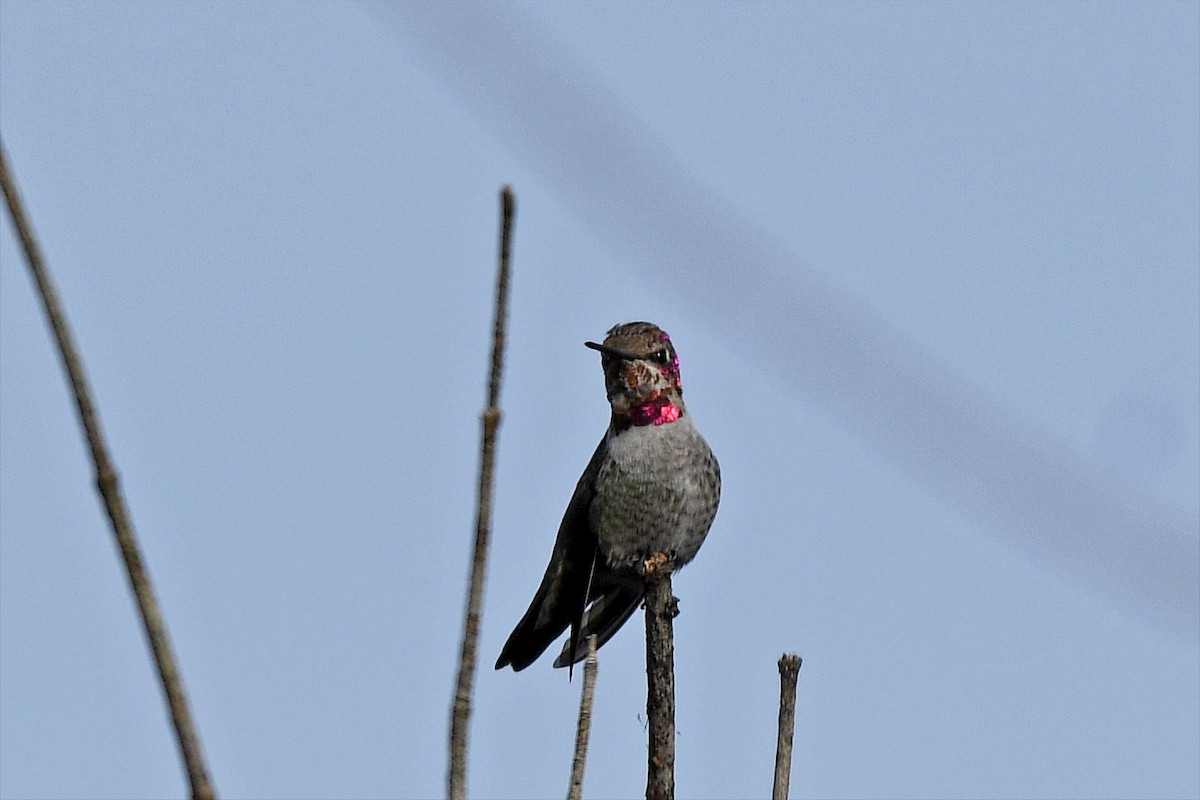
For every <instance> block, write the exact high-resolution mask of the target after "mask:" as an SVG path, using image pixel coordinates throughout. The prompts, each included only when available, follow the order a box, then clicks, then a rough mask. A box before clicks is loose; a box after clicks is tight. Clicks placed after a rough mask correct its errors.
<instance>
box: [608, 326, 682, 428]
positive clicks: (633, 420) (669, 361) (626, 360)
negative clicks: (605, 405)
mask: <svg viewBox="0 0 1200 800" xmlns="http://www.w3.org/2000/svg"><path fill="white" fill-rule="evenodd" d="M586 344H587V346H588V347H590V348H592V349H593V350H599V351H600V363H601V365H602V366H603V368H604V384H605V389H606V390H607V393H608V402H609V404H610V405H611V406H612V412H613V425H614V427H616V428H617V429H618V430H623V429H625V428H628V427H629V426H630V425H650V424H653V425H662V424H664V423H667V422H674V421H675V420H677V419H679V417H680V416H681V415H682V414H683V410H684V409H683V382H682V381H681V379H680V376H679V356H678V355H677V354H676V352H675V346H674V345H672V344H671V337H670V336H668V335H667V332H666V331H664V330H663V329H662V328H660V327H658V326H657V325H655V324H653V323H651V322H626V323H625V324H623V325H616V326H614V327H612V328H611V329H610V330H609V331H608V333H607V334H606V335H605V337H604V343H603V344H596V343H595V342H587V343H586Z"/></svg>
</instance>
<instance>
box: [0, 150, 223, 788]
mask: <svg viewBox="0 0 1200 800" xmlns="http://www.w3.org/2000/svg"><path fill="white" fill-rule="evenodd" d="M0 184H3V189H4V199H5V202H6V203H7V205H8V213H9V214H10V215H11V216H12V221H13V227H14V228H16V230H17V236H18V237H19V238H20V239H21V245H22V247H23V248H24V250H25V260H26V261H27V262H28V264H29V271H30V272H31V273H32V274H33V280H34V282H35V283H36V284H37V289H38V294H39V295H40V296H41V299H42V307H43V308H44V309H45V312H46V318H47V320H48V321H49V322H50V328H51V329H52V330H53V332H54V339H55V342H56V343H57V344H58V353H59V356H60V357H61V358H62V363H63V368H64V369H65V370H66V372H67V378H68V379H69V380H70V383H71V390H72V392H73V393H74V395H75V405H76V407H77V408H78V409H79V420H80V422H81V423H82V424H83V431H84V436H85V438H86V439H87V444H88V447H89V448H90V449H91V451H92V463H93V465H94V466H95V470H96V488H97V489H98V490H99V492H100V497H101V499H102V500H103V501H104V509H105V511H107V512H108V519H109V521H110V523H111V525H112V531H113V536H114V537H115V538H116V541H117V547H118V548H119V549H120V551H121V557H122V558H123V559H124V562H125V571H126V573H127V574H128V575H129V584H130V586H131V587H132V588H133V593H134V596H135V597H136V598H137V603H138V609H139V610H140V611H141V616H142V625H143V627H144V628H145V630H146V638H147V639H149V641H150V651H151V653H152V654H153V655H154V662H155V664H156V665H157V666H158V677H159V680H160V681H161V683H162V687H163V692H164V693H165V694H166V697H167V706H168V708H169V709H170V712H171V722H172V723H173V724H174V726H175V737H176V740H177V741H178V743H179V751H180V754H181V755H182V757H183V764H184V768H185V769H186V770H187V776H188V782H189V783H190V784H191V788H192V797H194V798H198V800H208V798H213V797H215V796H216V791H215V790H214V788H213V786H212V783H210V782H209V777H208V768H207V767H206V766H205V764H204V754H203V749H202V748H201V746H200V737H199V736H198V735H197V734H196V728H195V725H194V724H193V723H192V715H191V711H190V710H189V709H188V702H187V694H186V693H185V692H184V689H183V679H182V678H181V677H180V674H179V668H178V666H176V663H175V655H174V654H173V653H172V651H171V641H170V638H169V637H168V636H167V625H166V622H165V621H164V620H163V616H162V612H161V611H160V610H159V607H158V600H156V599H155V596H154V589H153V587H152V586H151V585H150V575H149V573H148V572H147V571H146V567H145V565H144V564H143V562H142V556H141V552H140V550H139V548H138V543H137V536H136V534H135V533H134V530H133V523H132V522H131V521H130V519H129V512H128V510H127V509H126V508H125V500H124V499H123V498H122V497H121V487H120V480H119V478H118V476H117V470H116V468H115V467H113V464H112V462H111V461H110V460H109V457H108V448H107V446H106V445H105V443H104V435H103V433H101V431H100V420H99V419H98V418H97V416H96V409H95V405H94V404H93V403H92V395H91V390H90V389H89V388H88V383H87V376H86V375H85V374H84V371H83V362H82V361H81V360H80V357H79V353H78V351H77V350H76V349H75V342H74V339H73V337H72V336H71V331H70V329H69V328H68V327H67V318H66V315H65V314H64V313H63V311H62V308H61V306H60V305H59V302H58V295H57V293H56V292H55V290H54V283H53V282H52V281H51V279H50V272H49V269H48V268H47V267H46V264H45V261H44V260H43V259H42V252H41V248H40V247H39V246H38V243H37V239H36V238H35V237H34V235H33V226H32V225H31V224H30V222H29V219H28V218H27V217H26V215H25V208H24V205H23V204H22V203H21V196H20V194H19V193H18V192H17V185H16V181H15V180H14V178H13V176H12V175H11V173H10V172H9V169H8V155H7V154H6V153H5V150H4V145H3V144H2V143H0Z"/></svg>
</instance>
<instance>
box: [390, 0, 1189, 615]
mask: <svg viewBox="0 0 1200 800" xmlns="http://www.w3.org/2000/svg"><path fill="white" fill-rule="evenodd" d="M378 10H379V12H380V13H381V14H383V15H385V16H386V17H387V18H388V19H389V20H390V21H392V22H393V23H395V24H394V27H395V29H396V30H398V31H399V32H400V33H401V34H402V35H403V36H404V38H405V41H406V43H407V44H409V45H411V46H412V48H413V50H414V52H416V53H418V54H419V55H420V56H421V57H423V58H424V59H425V61H426V63H427V64H428V65H429V66H430V67H431V68H432V69H433V70H434V71H435V72H436V73H437V75H438V76H439V77H440V78H442V79H443V80H445V81H446V83H447V84H448V85H449V86H450V87H451V88H452V89H453V90H454V91H455V92H456V93H458V94H459V95H460V96H461V97H463V98H464V99H465V100H466V102H467V103H468V104H469V105H470V107H471V108H472V109H473V110H475V111H476V112H477V113H478V114H479V116H480V117H482V118H483V119H484V120H486V122H487V123H488V124H489V125H490V126H491V127H493V128H494V129H495V130H496V131H497V132H498V133H499V134H500V136H501V138H502V139H503V141H504V142H506V144H507V145H508V146H509V148H510V149H511V150H512V151H513V152H515V153H516V154H518V155H519V156H520V157H522V158H523V159H524V160H526V161H527V163H529V164H530V165H531V166H532V167H533V168H535V169H536V170H538V171H540V172H541V173H542V174H544V175H545V176H547V177H548V178H550V179H552V180H553V181H554V183H555V185H556V186H557V188H558V191H559V192H560V195H561V197H562V199H563V200H564V201H565V202H566V203H568V204H570V205H571V206H572V207H573V208H574V209H575V210H576V212H577V213H579V215H580V217H581V218H582V219H583V220H585V221H586V222H588V223H589V224H591V225H593V226H595V227H596V228H597V229H598V232H599V234H600V236H599V238H601V239H602V240H604V241H606V242H609V243H612V244H614V245H615V246H616V247H618V248H621V249H622V250H623V251H624V254H625V255H627V256H628V257H630V258H632V259H634V260H636V262H637V263H638V264H639V265H640V268H639V274H640V275H642V276H643V280H645V281H647V282H648V283H651V284H654V285H655V286H670V287H671V291H672V292H673V293H676V294H678V295H679V296H681V297H683V298H684V299H685V301H687V302H689V303H691V304H692V305H693V306H694V307H695V308H697V309H698V310H699V311H700V312H701V313H702V314H703V315H704V317H705V319H706V320H707V321H708V324H709V325H710V327H711V328H712V329H713V330H715V331H717V332H718V333H720V334H722V335H724V336H725V337H726V338H727V339H728V340H729V341H731V342H733V343H735V344H736V345H737V346H738V347H739V348H740V349H742V350H743V352H745V353H746V354H748V357H749V358H751V359H755V358H758V359H759V360H762V357H761V356H759V355H756V354H761V353H762V352H763V351H762V343H763V342H768V341H769V342H772V346H771V348H770V354H771V359H772V362H773V363H771V364H767V363H760V364H759V366H760V367H762V368H763V369H764V371H767V372H770V373H771V374H774V375H777V376H778V377H779V378H780V379H782V380H784V381H787V382H789V383H790V384H791V385H792V386H794V387H795V388H797V389H799V390H800V392H801V393H802V394H803V396H804V397H805V398H806V399H808V400H810V401H812V402H813V403H815V404H817V405H818V406H820V407H821V408H822V409H823V410H824V411H825V412H827V413H828V414H829V415H830V416H831V417H834V418H836V419H839V420H841V421H842V422H843V423H844V424H846V425H847V426H849V427H850V428H851V429H852V430H854V431H855V432H856V433H858V434H859V435H860V436H862V437H863V438H864V439H865V440H866V441H867V442H868V443H869V444H870V445H871V446H873V447H874V448H876V449H877V450H878V451H880V452H881V453H883V454H885V455H886V456H887V457H888V458H889V459H890V460H891V461H892V462H893V463H894V464H895V465H896V466H897V467H898V468H900V469H902V470H904V471H906V472H909V473H911V474H913V475H914V476H916V477H917V478H919V480H921V482H923V483H924V484H925V485H926V486H928V487H929V488H930V489H932V490H934V491H936V492H938V493H939V494H943V495H946V496H948V497H950V498H952V499H953V500H954V501H955V502H957V503H958V504H959V505H960V506H961V507H963V508H964V509H966V510H967V511H969V512H971V513H972V514H974V515H976V516H982V517H985V518H987V519H990V520H991V521H992V522H993V523H994V526H995V527H996V528H997V529H998V530H1001V531H1003V532H1005V533H1007V534H1008V535H1009V536H1011V537H1012V538H1013V539H1014V540H1015V541H1017V542H1018V543H1020V544H1021V545H1022V546H1023V547H1024V548H1025V549H1027V550H1031V551H1033V552H1034V553H1036V554H1038V555H1039V556H1040V557H1043V558H1046V557H1048V558H1050V559H1051V560H1053V561H1054V562H1056V563H1058V564H1060V565H1062V566H1065V567H1066V568H1067V569H1068V570H1069V571H1070V572H1071V573H1073V574H1075V575H1077V576H1079V577H1081V578H1083V579H1084V580H1085V581H1086V582H1087V583H1089V584H1090V585H1093V586H1095V587H1098V588H1100V589H1101V590H1102V591H1103V592H1104V593H1105V594H1106V595H1108V596H1110V597H1115V598H1117V599H1120V600H1122V601H1124V602H1125V603H1126V604H1128V605H1132V606H1134V607H1135V608H1137V609H1139V610H1140V611H1142V612H1143V613H1145V614H1147V615H1148V616H1149V617H1150V618H1151V619H1153V620H1156V621H1158V622H1160V623H1164V624H1166V625H1167V626H1169V627H1171V628H1173V629H1175V630H1178V631H1181V632H1183V633H1184V634H1185V635H1187V636H1190V637H1192V638H1200V538H1198V537H1197V532H1198V531H1200V520H1198V519H1196V518H1195V517H1192V516H1191V515H1190V514H1188V513H1187V512H1185V511H1182V510H1180V509H1176V508H1172V507H1170V506H1168V505H1166V504H1164V503H1161V502H1159V501H1157V500H1154V499H1153V498H1151V497H1149V496H1148V495H1146V494H1145V493H1142V492H1140V491H1138V490H1137V489H1135V488H1134V487H1133V486H1132V485H1130V484H1129V483H1128V482H1127V481H1123V480H1120V479H1118V478H1116V477H1114V476H1111V475H1108V474H1106V473H1105V472H1103V471H1102V470H1101V469H1100V468H1099V467H1098V466H1097V465H1096V464H1095V463H1094V462H1092V461H1090V460H1089V459H1087V458H1085V457H1084V456H1083V455H1081V454H1080V453H1078V452H1077V451H1075V450H1074V449H1073V448H1072V447H1070V446H1069V445H1067V444H1066V443H1065V442H1063V441H1060V440H1059V439H1058V438H1056V437H1055V436H1054V435H1052V434H1051V433H1049V432H1048V431H1045V430H1042V429H1040V428H1038V427H1037V426H1035V425H1033V424H1031V423H1030V422H1029V421H1027V420H1025V419H1022V418H1021V416H1020V415H1018V414H1017V413H1015V412H1013V411H1012V410H1011V409H1008V408H1005V407H1003V406H1002V405H1001V404H999V403H997V402H996V401H994V400H993V399H991V398H990V397H989V396H988V394H987V393H986V392H984V391H983V390H982V389H980V388H979V387H978V386H976V385H975V384H974V383H972V382H971V381H970V380H968V379H967V378H965V377H964V376H962V375H960V374H957V373H956V372H955V371H954V370H953V369H952V368H950V367H949V366H948V365H946V364H944V363H940V362H939V361H938V360H937V359H935V358H934V357H933V356H932V355H930V354H929V353H928V352H926V351H925V350H924V349H923V348H922V347H921V346H920V345H919V344H917V343H916V342H914V341H912V340H911V339H909V338H908V337H907V336H905V335H904V334H903V333H902V332H900V331H899V330H897V329H896V328H894V327H892V326H891V325H889V324H888V323H887V322H886V321H885V320H883V319H882V318H880V317H879V316H878V315H876V314H874V313H873V312H872V311H870V310H869V309H868V308H867V307H865V306H864V305H863V304H861V303H859V302H857V301H856V300H855V299H853V298H852V297H850V296H848V295H847V294H846V293H844V292H842V291H840V290H839V289H837V288H836V287H835V286H833V285H831V284H830V283H828V282H827V281H826V280H825V278H824V277H823V276H822V275H820V274H819V273H817V272H815V271H813V270H811V269H809V268H807V267H806V266H805V265H804V263H803V262H802V261H801V259H800V258H798V257H797V256H796V255H794V254H792V253H789V252H788V251H787V250H786V248H784V247H783V246H781V245H780V244H779V243H778V242H777V241H775V240H774V239H773V238H772V237H771V235H770V234H769V233H767V232H765V231H764V230H762V229H760V228H759V227H758V226H756V225H754V224H753V223H752V222H751V221H749V220H746V219H743V218H742V217H741V216H740V215H739V213H738V212H737V211H736V209H734V208H733V207H731V206H730V205H729V204H727V203H724V202H722V201H721V200H720V199H719V198H717V197H714V196H713V194H712V193H711V192H710V191H709V190H707V189H706V188H705V187H703V186H702V185H701V184H699V183H698V182H697V181H696V180H695V179H693V178H692V177H691V176H690V175H689V174H688V173H687V171H686V170H685V169H684V168H683V166H682V165H681V163H680V161H679V159H678V158H676V157H675V156H674V155H673V153H671V151H670V150H669V149H668V148H667V147H666V146H665V145H664V144H663V143H662V142H660V141H658V140H657V139H655V138H654V137H652V136H651V135H650V134H649V133H648V132H647V131H646V130H645V129H644V128H643V126H641V125H639V124H638V122H637V120H636V118H635V117H634V116H633V115H632V114H630V113H629V111H628V110H627V109H626V108H625V107H624V106H623V105H622V103H621V102H620V101H619V99H618V98H616V97H614V96H613V95H612V94H611V93H610V92H608V90H607V89H606V88H605V87H604V86H603V85H601V84H600V82H599V81H598V80H597V79H596V78H595V77H594V76H593V75H591V74H590V73H589V72H588V71H587V70H585V69H584V68H583V67H582V66H581V65H579V64H578V63H577V61H576V60H575V59H574V58H573V57H572V56H571V55H570V53H568V52H566V51H564V50H563V49H562V48H561V47H560V46H558V45H557V43H555V42H554V41H552V40H550V38H549V37H547V36H545V35H543V34H541V33H540V32H539V31H538V30H536V29H535V28H534V27H533V26H532V24H531V23H530V21H528V20H526V19H524V18H522V17H521V16H520V15H519V14H517V13H513V12H511V11H510V10H508V9H505V8H501V7H499V6H495V5H489V4H481V3H443V4H434V3H402V4H387V5H381V6H379V7H378ZM781 275H787V276H788V280H787V281H784V280H782V279H781V278H780V277H779V276H781ZM780 353H789V354H791V358H792V360H793V361H792V366H791V369H780V367H779V359H778V356H779V354H780Z"/></svg>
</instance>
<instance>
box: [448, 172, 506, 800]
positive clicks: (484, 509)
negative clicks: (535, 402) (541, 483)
mask: <svg viewBox="0 0 1200 800" xmlns="http://www.w3.org/2000/svg"><path fill="white" fill-rule="evenodd" d="M515 208H516V199H515V198H514V197H513V193H512V189H510V188H509V187H507V186H505V187H504V188H502V189H501V190H500V268H499V271H498V273H497V275H496V308H495V318H494V319H493V322H492V367H491V374H490V375H489V377H488V404H487V408H486V409H485V410H484V412H483V434H482V441H481V444H480V448H479V498H478V501H477V505H476V512H475V551H474V555H473V556H472V559H471V581H470V587H469V589H468V590H467V612H466V621H465V622H464V624H463V638H462V651H461V652H460V654H459V659H458V682H457V684H456V688H455V690H454V708H453V710H452V711H451V715H450V769H449V774H448V777H447V783H448V793H449V796H450V798H451V799H452V800H466V796H467V724H468V722H469V720H470V717H471V694H472V692H473V690H474V685H475V653H476V650H477V641H478V637H479V616H480V610H481V607H482V605H483V579H484V574H485V572H486V570H487V553H488V536H489V533H490V531H491V527H492V483H493V481H492V469H493V465H494V464H495V462H496V429H497V428H498V427H499V426H500V406H499V402H500V375H501V372H502V371H503V367H504V339H505V323H506V322H507V320H508V271H509V270H508V265H509V252H510V250H511V242H512V224H513V215H514V211H515Z"/></svg>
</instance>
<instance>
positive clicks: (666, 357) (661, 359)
mask: <svg viewBox="0 0 1200 800" xmlns="http://www.w3.org/2000/svg"><path fill="white" fill-rule="evenodd" d="M650 359H651V360H652V361H654V362H656V363H658V364H662V365H663V366H664V367H665V366H666V365H667V364H670V363H671V354H670V353H668V352H667V348H665V347H664V348H663V349H662V350H659V351H658V352H657V353H654V354H653V355H652V356H650Z"/></svg>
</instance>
